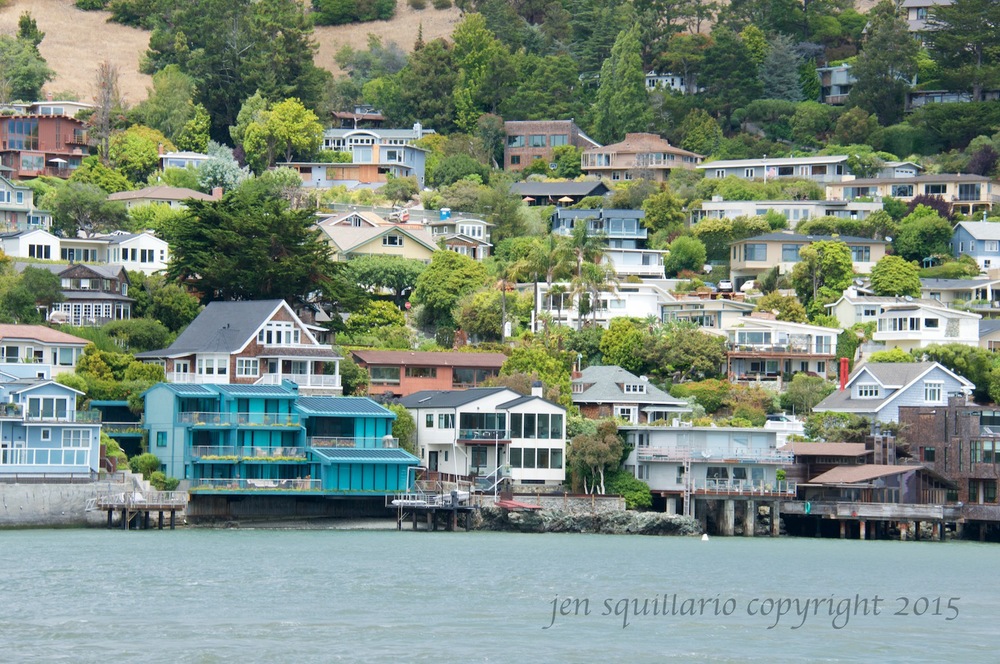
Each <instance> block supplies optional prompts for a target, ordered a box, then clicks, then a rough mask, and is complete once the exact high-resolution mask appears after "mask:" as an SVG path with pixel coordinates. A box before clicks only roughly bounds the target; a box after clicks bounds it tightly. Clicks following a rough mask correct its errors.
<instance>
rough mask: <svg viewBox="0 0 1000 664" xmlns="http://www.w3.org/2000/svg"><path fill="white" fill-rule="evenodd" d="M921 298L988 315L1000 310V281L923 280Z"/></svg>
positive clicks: (979, 279) (984, 279)
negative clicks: (988, 312) (990, 312)
mask: <svg viewBox="0 0 1000 664" xmlns="http://www.w3.org/2000/svg"><path fill="white" fill-rule="evenodd" d="M920 297H922V298H925V299H928V300H936V301H937V302H940V303H941V304H942V305H943V306H946V307H954V306H960V307H962V308H963V309H967V310H975V311H981V312H983V313H986V312H985V311H983V310H984V309H986V310H987V311H988V310H992V309H1000V279H989V278H986V277H983V278H976V279H921V280H920Z"/></svg>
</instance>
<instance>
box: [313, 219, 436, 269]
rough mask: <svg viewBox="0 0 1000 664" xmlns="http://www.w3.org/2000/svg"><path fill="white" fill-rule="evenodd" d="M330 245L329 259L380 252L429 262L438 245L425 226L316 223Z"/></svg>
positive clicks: (347, 258)
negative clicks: (364, 225) (367, 225)
mask: <svg viewBox="0 0 1000 664" xmlns="http://www.w3.org/2000/svg"><path fill="white" fill-rule="evenodd" d="M319 228H320V230H322V231H323V234H324V235H325V237H326V241H327V243H328V244H329V245H330V255H331V260H333V261H347V260H350V259H352V258H356V257H358V256H369V255H380V256H400V257H402V258H415V259H417V260H421V261H425V262H430V260H431V255H432V254H433V253H434V252H435V251H437V250H438V249H439V247H438V246H437V244H435V243H434V238H433V237H432V236H431V234H430V233H428V232H427V231H425V230H422V229H417V228H406V227H404V226H401V225H398V224H388V225H385V226H374V227H371V226H369V227H355V226H337V225H324V224H319Z"/></svg>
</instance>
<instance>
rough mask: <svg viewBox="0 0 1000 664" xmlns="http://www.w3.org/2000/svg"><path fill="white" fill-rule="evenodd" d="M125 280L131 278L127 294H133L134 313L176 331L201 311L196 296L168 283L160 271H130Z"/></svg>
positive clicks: (180, 286)
mask: <svg viewBox="0 0 1000 664" xmlns="http://www.w3.org/2000/svg"><path fill="white" fill-rule="evenodd" d="M129 280H130V281H131V282H132V287H131V290H130V291H129V294H130V295H131V296H132V297H133V298H135V304H134V305H133V309H132V313H133V316H135V317H143V318H151V319H153V320H156V321H158V322H160V323H162V324H163V325H164V326H166V328H167V329H168V330H169V331H170V332H171V333H176V332H180V330H181V329H183V328H184V327H186V326H187V324H188V323H190V322H191V321H193V320H194V319H195V317H197V316H198V314H199V313H200V312H201V305H200V304H199V303H198V298H197V297H196V296H194V295H193V294H192V293H190V292H188V290H187V288H185V287H184V286H182V285H180V284H174V283H168V282H167V281H166V279H164V277H163V276H162V275H159V274H154V275H146V274H143V273H142V272H131V273H129ZM156 348H163V346H157V347H156Z"/></svg>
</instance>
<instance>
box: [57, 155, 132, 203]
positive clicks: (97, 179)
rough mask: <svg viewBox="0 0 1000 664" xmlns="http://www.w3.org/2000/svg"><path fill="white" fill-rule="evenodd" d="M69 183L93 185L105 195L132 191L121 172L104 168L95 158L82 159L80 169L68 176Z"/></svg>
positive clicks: (130, 185)
mask: <svg viewBox="0 0 1000 664" xmlns="http://www.w3.org/2000/svg"><path fill="white" fill-rule="evenodd" d="M69 181H70V182H76V183H79V184H92V185H95V186H97V187H100V188H101V189H103V190H104V193H106V194H113V193H115V192H118V191H128V190H130V189H132V183H131V182H129V181H128V178H127V177H125V176H124V175H123V174H122V172H121V171H119V170H117V169H115V168H110V167H108V166H105V165H104V164H103V163H102V162H101V160H100V159H99V158H98V157H96V156H94V157H84V158H83V162H82V163H81V164H80V167H79V168H77V169H76V170H74V171H73V174H72V175H70V176H69Z"/></svg>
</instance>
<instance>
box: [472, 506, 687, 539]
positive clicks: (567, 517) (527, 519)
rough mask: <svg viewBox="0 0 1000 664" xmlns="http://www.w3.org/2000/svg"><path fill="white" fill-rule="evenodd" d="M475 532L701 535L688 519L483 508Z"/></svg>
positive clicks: (648, 514) (650, 514)
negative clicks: (509, 510) (508, 510)
mask: <svg viewBox="0 0 1000 664" xmlns="http://www.w3.org/2000/svg"><path fill="white" fill-rule="evenodd" d="M475 529H476V530H491V531H499V532H514V533H592V534H600V535H674V536H692V535H701V534H702V530H701V524H699V523H698V522H697V521H696V520H695V519H692V518H691V517H686V516H681V515H678V514H664V513H662V512H603V513H593V514H570V513H567V512H562V511H559V510H538V511H530V512H507V511H505V510H502V509H500V508H498V507H483V508H482V509H481V510H480V511H479V515H478V518H477V519H476V522H475Z"/></svg>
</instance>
